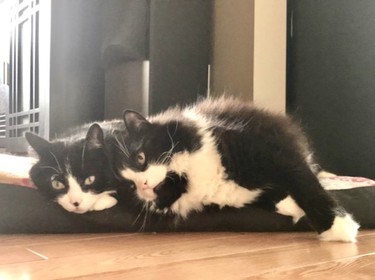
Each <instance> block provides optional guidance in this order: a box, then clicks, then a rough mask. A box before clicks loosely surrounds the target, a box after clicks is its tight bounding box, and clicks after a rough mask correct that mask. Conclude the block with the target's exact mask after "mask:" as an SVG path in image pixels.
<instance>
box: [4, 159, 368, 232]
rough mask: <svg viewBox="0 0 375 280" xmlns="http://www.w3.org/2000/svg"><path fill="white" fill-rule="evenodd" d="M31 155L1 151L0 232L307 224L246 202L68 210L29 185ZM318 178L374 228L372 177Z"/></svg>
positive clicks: (242, 228)
mask: <svg viewBox="0 0 375 280" xmlns="http://www.w3.org/2000/svg"><path fill="white" fill-rule="evenodd" d="M33 161H34V159H33V158H29V157H16V156H11V155H0V233H3V234H4V233H79V232H86V233H87V232H134V231H140V230H142V231H156V232H162V231H297V230H298V231H305V230H311V228H310V227H309V224H308V223H307V222H306V220H305V219H304V218H302V219H301V220H300V221H299V222H298V223H297V224H296V225H294V224H293V222H292V219H291V218H290V217H286V216H282V215H279V214H277V213H272V212H268V211H264V210H262V209H258V208H255V207H251V206H250V207H246V208H242V209H234V208H230V207H226V208H224V209H218V208H217V207H215V206H210V207H206V209H205V210H204V211H203V212H202V213H193V214H192V215H191V216H189V218H188V219H187V220H185V221H176V220H175V219H174V218H172V217H169V216H159V215H155V216H153V215H152V214H149V215H148V216H147V217H146V218H145V217H143V216H142V215H140V217H138V214H139V213H137V212H135V211H134V210H133V209H132V208H131V207H129V205H127V203H126V202H125V203H118V204H117V205H116V206H114V207H112V208H110V209H107V210H104V211H98V212H89V213H85V214H81V215H80V214H73V213H69V212H67V211H65V210H64V209H62V207H60V206H59V205H58V204H56V203H54V202H51V201H48V200H47V199H46V198H45V197H44V196H43V195H41V194H40V192H39V191H38V190H37V189H36V188H35V187H33V186H32V184H31V182H30V180H29V178H28V174H27V173H28V170H29V168H30V166H31V165H32V163H33ZM320 181H321V183H322V184H323V186H324V187H325V188H326V189H327V190H328V191H329V192H330V193H331V194H332V195H333V196H334V197H335V198H336V199H337V200H338V201H339V203H340V204H341V205H342V206H344V207H345V209H346V210H347V211H348V212H349V213H352V214H353V215H354V217H355V219H356V220H357V221H358V222H359V223H360V224H361V227H362V228H375V203H374V201H375V181H373V180H369V179H366V178H360V177H342V176H336V175H333V174H330V173H322V174H321V175H320ZM120 196H122V197H124V199H125V201H126V199H127V198H128V197H127V193H126V191H125V190H124V193H120ZM129 199H130V198H129Z"/></svg>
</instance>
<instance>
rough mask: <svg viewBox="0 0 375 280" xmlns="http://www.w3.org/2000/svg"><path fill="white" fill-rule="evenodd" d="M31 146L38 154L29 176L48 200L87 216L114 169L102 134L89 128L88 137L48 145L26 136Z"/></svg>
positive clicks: (94, 126)
mask: <svg viewBox="0 0 375 280" xmlns="http://www.w3.org/2000/svg"><path fill="white" fill-rule="evenodd" d="M26 139H27V141H28V142H29V144H30V146H31V147H32V148H33V149H34V150H35V152H36V153H37V154H38V155H39V161H38V162H37V163H36V164H35V165H34V166H33V167H32V168H31V170H30V177H31V179H32V181H33V182H34V184H35V185H36V186H37V188H38V189H39V190H40V191H42V192H43V193H44V194H45V195H47V197H48V198H50V199H51V200H54V201H56V202H57V203H59V204H60V205H61V206H62V207H63V208H65V209H66V210H67V211H69V212H74V213H79V214H82V213H85V212H87V211H90V210H93V206H94V204H95V203H96V202H97V200H98V198H99V197H100V196H101V195H103V193H109V192H112V191H113V189H111V188H108V187H109V186H108V184H109V182H110V180H111V176H112V175H111V170H110V165H109V162H108V157H107V155H106V151H105V146H104V137H103V131H102V129H101V127H100V126H99V125H98V124H93V125H91V126H90V128H89V130H88V132H87V134H86V137H85V136H84V135H83V136H82V137H81V138H79V139H64V140H57V141H54V142H49V141H47V140H45V139H43V138H41V137H40V136H37V135H35V134H32V133H26Z"/></svg>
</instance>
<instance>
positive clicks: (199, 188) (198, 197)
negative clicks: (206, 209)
mask: <svg viewBox="0 0 375 280" xmlns="http://www.w3.org/2000/svg"><path fill="white" fill-rule="evenodd" d="M200 133H201V135H202V147H201V148H200V149H199V150H197V151H195V152H193V153H188V152H184V153H179V154H175V155H174V156H173V157H172V160H171V163H170V165H169V169H170V170H172V171H174V172H176V173H178V174H182V173H186V174H187V176H188V181H189V185H188V191H187V192H186V193H184V194H183V195H182V196H181V197H180V198H179V199H178V200H177V201H176V202H175V203H174V204H173V205H172V207H171V209H172V211H173V212H175V213H178V214H179V215H181V216H183V217H186V216H187V214H188V213H189V212H190V211H191V210H200V209H201V208H202V207H203V206H204V205H208V204H212V203H214V204H218V205H219V206H220V207H224V206H233V207H237V208H240V207H243V206H244V205H245V204H247V203H250V202H252V201H254V200H255V199H256V198H257V197H258V196H259V195H260V193H261V190H248V189H246V188H244V187H241V186H239V185H238V184H236V183H235V182H234V181H232V180H228V179H227V174H226V172H225V169H224V167H223V166H222V164H221V156H220V154H219V152H218V150H217V147H216V145H215V139H214V137H213V136H212V135H211V132H209V131H207V130H206V129H204V126H203V127H202V129H201V130H200Z"/></svg>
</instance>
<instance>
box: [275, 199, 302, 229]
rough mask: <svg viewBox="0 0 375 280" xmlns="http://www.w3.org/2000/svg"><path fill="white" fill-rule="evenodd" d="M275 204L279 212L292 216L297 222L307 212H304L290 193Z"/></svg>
mask: <svg viewBox="0 0 375 280" xmlns="http://www.w3.org/2000/svg"><path fill="white" fill-rule="evenodd" d="M275 206H276V212H277V213H279V214H281V215H284V216H291V217H292V218H293V222H294V223H295V224H296V223H297V222H298V221H299V219H301V218H302V217H303V216H305V212H303V210H302V209H301V208H300V207H299V206H298V205H297V203H296V202H295V200H294V199H293V198H292V197H291V196H290V195H288V196H287V197H286V198H285V199H283V200H281V201H280V202H278V203H277V204H276V205H275Z"/></svg>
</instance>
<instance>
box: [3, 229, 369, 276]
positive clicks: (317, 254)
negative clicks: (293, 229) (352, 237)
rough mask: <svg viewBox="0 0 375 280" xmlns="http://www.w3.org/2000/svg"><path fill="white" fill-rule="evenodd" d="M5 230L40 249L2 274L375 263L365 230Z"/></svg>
mask: <svg viewBox="0 0 375 280" xmlns="http://www.w3.org/2000/svg"><path fill="white" fill-rule="evenodd" d="M3 237H5V236H0V244H1V245H0V250H2V249H6V250H10V251H8V252H11V250H14V252H16V253H15V256H20V257H21V259H22V254H19V253H17V252H20V251H17V250H20V249H24V250H25V248H28V249H30V250H32V252H35V253H36V254H40V256H38V255H34V256H32V258H30V259H27V257H29V256H24V257H23V258H24V262H19V261H16V262H14V261H11V262H9V261H8V262H5V263H4V262H0V279H21V277H26V276H27V277H29V278H31V279H93V278H94V279H132V280H136V279H144V278H147V279H169V278H170V277H171V275H173V278H174V279H193V278H197V279H203V278H204V279H217V280H219V279H235V278H246V277H250V276H257V277H263V278H267V277H269V275H272V273H276V274H277V273H278V274H279V275H280V277H284V274H285V275H286V276H285V277H286V278H287V277H288V275H289V274H288V273H290V275H292V276H293V275H299V274H301V275H307V276H309V274H305V270H306V269H307V271H311V273H313V275H315V271H319V270H318V269H319V268H320V266H319V265H321V264H323V265H325V266H326V267H327V271H328V270H329V269H330V268H332V269H335V267H337V269H336V273H337V274H339V272H340V269H341V267H343V270H344V271H345V268H346V267H349V265H348V264H347V265H345V262H346V261H349V260H352V262H353V265H354V266H357V264H358V266H359V267H363V268H358V272H359V273H362V274H363V275H366V273H367V271H369V272H372V271H373V270H371V269H370V268H369V267H370V264H371V263H372V265H373V266H375V263H374V259H373V257H372V255H373V254H374V252H375V231H362V232H360V237H359V242H358V243H357V244H348V243H340V242H337V243H335V242H320V241H318V240H317V239H316V235H315V233H312V232H308V233H163V234H126V233H124V234H115V235H112V234H96V235H95V234H94V235H77V234H72V235H40V236H29V241H30V243H31V246H30V245H29V244H27V236H21V237H20V239H21V241H22V242H21V245H17V242H16V240H17V238H16V237H12V238H13V240H11V239H12V238H8V243H7V245H6V246H5V247H3V245H2V243H1V241H2V238H3ZM6 239H7V237H5V240H6ZM0 252H2V251H0ZM4 252H6V251H4ZM27 252H29V253H30V254H32V253H31V252H30V251H27ZM0 254H1V253H0ZM4 256H6V253H4ZM35 256H36V257H38V258H36V257H35ZM41 256H45V257H46V258H48V260H43V258H42V257H41ZM34 258H35V259H34ZM4 259H5V260H6V258H4ZM357 259H358V260H357ZM9 260H10V259H9ZM325 271H326V270H325V269H322V273H328V272H325ZM4 275H6V276H9V277H8V278H7V277H3V276H4ZM25 275H26V276H25ZM292 276H291V277H292ZM1 277H2V278H1ZM289 279H292V278H289Z"/></svg>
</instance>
